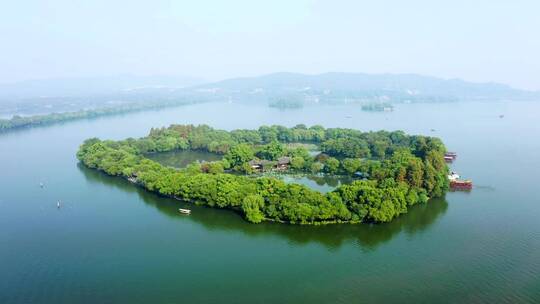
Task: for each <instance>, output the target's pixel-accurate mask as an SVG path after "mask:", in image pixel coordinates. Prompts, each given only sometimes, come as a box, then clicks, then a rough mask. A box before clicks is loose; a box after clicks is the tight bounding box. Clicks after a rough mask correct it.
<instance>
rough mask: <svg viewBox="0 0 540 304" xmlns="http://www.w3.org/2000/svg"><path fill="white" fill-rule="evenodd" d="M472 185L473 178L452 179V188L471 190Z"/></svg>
mask: <svg viewBox="0 0 540 304" xmlns="http://www.w3.org/2000/svg"><path fill="white" fill-rule="evenodd" d="M472 186H473V184H472V181H471V180H458V179H456V180H450V189H452V190H471V189H472Z"/></svg>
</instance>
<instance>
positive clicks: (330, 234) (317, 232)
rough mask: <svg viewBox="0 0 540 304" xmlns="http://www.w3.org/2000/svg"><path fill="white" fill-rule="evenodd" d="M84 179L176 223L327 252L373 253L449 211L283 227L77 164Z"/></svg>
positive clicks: (429, 207)
mask: <svg viewBox="0 0 540 304" xmlns="http://www.w3.org/2000/svg"><path fill="white" fill-rule="evenodd" d="M78 167H79V169H80V170H81V171H82V173H83V174H84V176H85V177H86V179H87V180H88V181H90V182H96V183H102V184H106V185H111V186H114V187H118V188H120V189H122V190H123V191H126V192H132V193H137V195H138V196H139V197H140V198H141V199H142V200H143V201H144V202H145V203H146V204H148V205H151V206H154V207H155V208H156V209H157V210H159V211H160V212H161V213H162V214H164V215H166V216H168V217H171V218H175V219H178V220H183V221H185V220H189V221H192V222H194V223H197V224H200V225H201V226H202V227H204V228H205V229H208V230H218V229H219V230H221V231H227V230H235V231H240V232H242V233H244V234H246V235H249V236H252V237H263V236H267V235H275V236H279V237H282V238H285V239H287V240H288V241H289V242H291V243H294V244H306V243H309V242H317V243H320V244H322V245H324V246H325V247H327V248H329V249H337V248H339V247H340V246H341V245H342V244H344V243H345V242H348V241H349V240H356V241H357V242H358V244H359V245H360V246H361V248H362V250H373V249H375V248H376V247H377V246H379V245H381V244H383V243H385V242H387V241H389V240H391V239H392V238H393V237H394V236H396V235H398V234H399V233H400V232H404V233H405V234H407V235H409V236H413V235H415V234H417V233H419V232H422V231H424V230H426V229H427V228H429V227H430V226H431V225H432V224H434V223H435V222H436V220H437V219H438V218H439V217H440V216H442V215H443V214H444V213H445V212H446V210H447V209H448V203H447V202H446V200H445V199H433V200H431V201H430V202H429V203H428V204H425V205H418V206H414V207H412V208H410V210H409V212H408V213H407V214H404V215H402V216H401V217H399V218H397V219H396V220H394V221H392V222H391V223H386V224H376V225H374V224H359V225H349V224H342V225H340V224H337V225H321V226H311V225H308V226H300V225H285V224H278V223H261V224H250V223H248V222H246V221H244V220H243V219H242V218H241V217H240V215H239V214H236V213H235V212H233V211H230V210H226V211H225V210H219V209H212V208H206V207H202V206H195V205H192V204H187V203H182V202H179V201H177V200H173V199H170V198H164V197H160V196H158V195H156V194H154V193H151V192H148V191H146V190H144V189H142V188H139V187H136V186H134V185H133V184H131V183H129V182H128V181H126V180H124V179H122V178H119V177H111V176H108V175H105V174H103V173H101V172H99V171H95V170H91V169H88V168H86V167H84V166H82V165H80V164H79V165H78ZM188 205H189V208H190V209H192V210H193V213H192V215H191V216H183V215H180V214H179V213H178V208H179V207H182V206H188Z"/></svg>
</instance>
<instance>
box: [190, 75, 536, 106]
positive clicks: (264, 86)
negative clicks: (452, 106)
mask: <svg viewBox="0 0 540 304" xmlns="http://www.w3.org/2000/svg"><path fill="white" fill-rule="evenodd" d="M191 89H192V90H195V91H197V92H200V93H207V94H215V95H222V96H230V97H234V98H237V99H240V100H243V99H256V100H264V99H270V100H271V99H275V98H281V97H280V96H296V97H295V98H298V96H304V98H306V100H307V101H308V102H309V101H313V100H315V101H317V102H319V101H320V102H324V101H327V102H339V101H340V100H341V101H373V100H382V101H391V102H406V101H409V102H422V101H423V102H426V101H427V102H429V101H456V100H503V99H510V100H528V99H539V97H540V93H539V92H531V91H524V90H518V89H514V88H511V87H510V86H507V85H504V84H498V83H473V82H467V81H463V80H460V79H448V80H447V79H441V78H436V77H429V76H421V75H415V74H363V73H324V74H318V75H306V74H298V73H274V74H268V75H264V76H259V77H245V78H233V79H227V80H223V81H219V82H215V83H209V84H203V85H200V86H196V87H194V88H191ZM284 98H287V97H284Z"/></svg>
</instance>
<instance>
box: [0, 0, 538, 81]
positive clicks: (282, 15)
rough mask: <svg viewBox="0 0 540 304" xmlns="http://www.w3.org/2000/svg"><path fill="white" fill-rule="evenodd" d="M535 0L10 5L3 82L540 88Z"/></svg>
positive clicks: (4, 12) (66, 0)
mask: <svg viewBox="0 0 540 304" xmlns="http://www.w3.org/2000/svg"><path fill="white" fill-rule="evenodd" d="M539 15H540V1H538V0H505V1H502V0H466V1H465V0H463V1H462V0H452V1H436V0H426V1H422V0H407V1H404V0H395V1H390V0H382V1H381V0H377V1H375V0H371V1H361V0H358V1H341V0H333V1H308V0H296V1H295V0H289V1H282V0H272V1H255V0H226V1H225V0H224V1H208V0H194V1H165V0H152V1H150V0H148V1H136V0H129V1H127V0H125V1H124V0H122V1H119V0H116V1H113V0H108V1H102V0H88V1H75V0H59V1H55V0H48V1H25V0H19V1H3V3H2V6H1V9H0V37H1V41H2V42H1V44H0V55H1V56H0V82H13V81H19V80H26V79H35V78H56V77H73V76H108V75H117V74H137V75H188V76H197V77H203V78H206V79H209V80H217V79H221V78H227V77H236V76H251V75H258V74H263V73H270V72H279V71H291V72H305V73H320V72H328V71H346V72H367V73H386V72H391V73H419V74H426V75H433V76H441V77H445V78H453V77H458V78H463V79H466V80H472V81H496V82H503V83H507V84H510V85H512V86H515V87H519V88H528V89H538V90H540V17H539Z"/></svg>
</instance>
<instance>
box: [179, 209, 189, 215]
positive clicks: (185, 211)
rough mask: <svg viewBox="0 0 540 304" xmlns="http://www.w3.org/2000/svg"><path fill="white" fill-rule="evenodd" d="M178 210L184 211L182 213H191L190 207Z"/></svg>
mask: <svg viewBox="0 0 540 304" xmlns="http://www.w3.org/2000/svg"><path fill="white" fill-rule="evenodd" d="M178 212H180V213H182V214H191V210H189V209H182V208H180V209H178Z"/></svg>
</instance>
